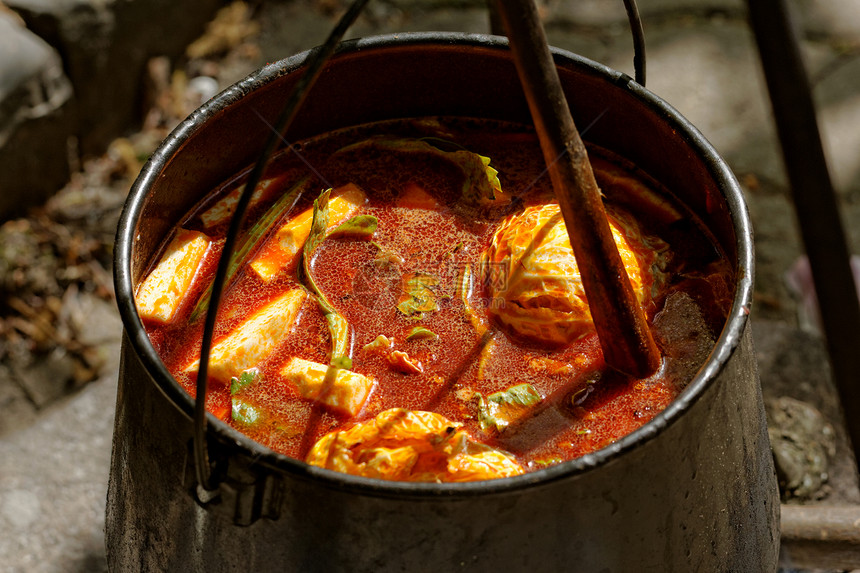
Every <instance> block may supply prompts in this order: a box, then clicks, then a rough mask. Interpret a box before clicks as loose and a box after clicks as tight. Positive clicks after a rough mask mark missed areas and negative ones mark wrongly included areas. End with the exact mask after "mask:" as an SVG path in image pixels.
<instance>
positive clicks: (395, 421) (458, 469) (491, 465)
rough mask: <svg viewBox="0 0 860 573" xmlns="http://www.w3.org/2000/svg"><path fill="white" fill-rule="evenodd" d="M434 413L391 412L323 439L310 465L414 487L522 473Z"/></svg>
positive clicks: (499, 453)
mask: <svg viewBox="0 0 860 573" xmlns="http://www.w3.org/2000/svg"><path fill="white" fill-rule="evenodd" d="M461 426H462V424H459V423H457V422H451V421H450V420H448V419H447V418H445V417H444V416H442V415H440V414H436V413H433V412H423V411H419V410H405V409H402V408H392V409H390V410H385V411H384V412H382V413H380V414H379V415H377V416H376V417H375V418H372V419H370V420H366V421H364V422H360V423H358V424H356V425H354V426H352V427H350V428H348V429H346V430H338V431H334V432H331V433H329V434H327V435H325V436H323V437H322V438H321V439H320V440H319V441H318V442H317V443H316V444H314V447H313V448H312V449H311V451H310V453H309V454H308V457H307V460H306V461H307V462H308V463H309V464H311V465H315V466H319V467H323V468H327V469H330V470H335V471H339V472H343V473H348V474H352V475H358V476H364V477H372V478H378V479H385V480H398V481H415V482H465V481H477V480H485V479H494V478H502V477H511V476H515V475H520V474H522V473H524V470H523V468H522V466H520V464H519V463H517V461H516V460H515V459H514V458H513V456H511V455H510V454H508V453H506V452H503V451H501V450H497V449H495V448H492V447H490V446H487V445H484V444H482V443H480V442H477V441H475V440H473V439H472V438H471V437H470V436H469V434H468V433H467V432H466V431H465V430H463V429H462V427H461Z"/></svg>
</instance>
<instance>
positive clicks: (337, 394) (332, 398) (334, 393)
mask: <svg viewBox="0 0 860 573" xmlns="http://www.w3.org/2000/svg"><path fill="white" fill-rule="evenodd" d="M328 368H329V367H328V366H326V365H325V364H319V363H318V362H311V361H309V360H303V359H301V358H293V359H292V360H290V361H289V362H288V363H287V365H286V366H284V367H283V368H282V369H281V375H282V376H284V377H285V378H286V379H287V380H289V381H290V382H292V383H293V385H295V387H296V388H297V389H298V391H299V393H300V394H301V395H302V397H304V398H307V399H311V400H320V401H322V403H323V404H325V405H326V406H328V407H329V408H331V409H333V410H337V411H339V412H342V413H345V414H349V415H350V416H355V415H356V414H358V412H359V411H360V410H361V407H362V406H363V405H364V401H365V400H366V399H367V396H368V395H369V394H370V390H371V388H373V383H374V381H373V379H371V378H367V377H365V376H362V375H361V374H358V373H357V372H351V371H349V370H343V369H338V371H337V374H336V375H335V377H334V380H332V381H331V383H330V386H329V387H328V388H325V389H324V388H323V387H324V386H325V385H326V379H325V377H326V372H327V371H328Z"/></svg>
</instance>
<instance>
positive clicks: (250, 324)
mask: <svg viewBox="0 0 860 573" xmlns="http://www.w3.org/2000/svg"><path fill="white" fill-rule="evenodd" d="M306 296H307V293H305V291H304V290H302V289H300V288H297V289H293V290H290V291H287V292H286V293H284V294H282V295H281V296H279V297H278V298H276V299H275V300H273V301H272V302H270V303H268V304H266V305H265V306H264V307H262V308H261V309H260V310H258V311H257V312H255V313H254V314H253V315H252V316H251V317H250V318H249V319H248V320H246V321H245V322H243V323H242V324H240V325H239V326H238V327H237V328H236V329H234V330H233V331H232V332H231V333H230V334H228V335H227V336H226V337H225V338H223V339H221V340H220V341H219V342H218V343H217V344H215V346H213V347H212V352H211V353H210V356H209V378H210V379H214V380H217V381H219V382H223V383H228V382H229V381H230V378H232V377H233V376H239V374H241V373H242V372H244V371H245V370H248V369H249V368H253V367H255V366H257V365H258V364H259V363H260V362H261V361H262V360H264V359H265V358H266V357H267V356H268V355H269V354H270V353H271V352H272V351H273V350H275V349H276V348H277V346H278V345H280V343H281V341H283V339H284V337H285V336H286V335H287V334H288V333H289V331H290V328H291V327H292V325H293V323H294V322H295V320H296V316H297V315H298V313H299V309H301V307H302V303H303V302H304V300H305V297H306ZM199 366H200V361H199V360H195V361H194V363H192V364H190V365H189V366H187V367H186V368H185V371H186V372H196V371H197V369H198V368H199Z"/></svg>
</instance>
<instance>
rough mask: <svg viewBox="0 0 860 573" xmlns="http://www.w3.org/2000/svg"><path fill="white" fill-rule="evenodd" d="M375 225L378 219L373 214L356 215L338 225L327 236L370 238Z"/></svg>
mask: <svg viewBox="0 0 860 573" xmlns="http://www.w3.org/2000/svg"><path fill="white" fill-rule="evenodd" d="M377 225H378V221H377V220H376V217H374V216H373V215H356V216H355V217H353V218H352V219H350V220H349V221H346V222H345V223H341V224H340V225H338V226H337V227H336V228H335V229H334V230H333V231H332V232H331V233H329V235H328V236H329V237H341V236H346V237H360V238H370V237H371V236H372V235H373V234H374V233H375V232H376V227H377Z"/></svg>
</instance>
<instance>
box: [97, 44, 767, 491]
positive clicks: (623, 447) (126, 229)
mask: <svg viewBox="0 0 860 573" xmlns="http://www.w3.org/2000/svg"><path fill="white" fill-rule="evenodd" d="M421 45H435V46H440V45H441V46H450V47H460V48H479V49H492V50H504V51H507V50H508V41H507V38H504V37H500V36H491V35H485V34H464V33H456V32H418V33H404V34H389V35H381V36H370V37H365V38H359V39H355V40H348V41H345V42H342V43H341V45H340V46H339V47H338V49H337V51H336V55H335V57H337V56H338V55H345V54H353V53H356V52H362V51H366V50H384V49H386V48H392V47H394V48H396V47H402V46H421ZM312 52H313V50H308V51H305V52H302V53H299V54H296V55H294V56H290V57H288V58H285V59H283V60H280V61H278V62H274V63H272V64H268V65H266V66H265V67H263V68H260V69H259V70H257V71H256V72H254V73H252V74H250V75H249V76H247V77H246V78H244V79H243V80H240V81H239V82H237V83H236V84H234V85H232V86H230V87H228V88H227V89H225V90H224V91H222V92H221V93H220V94H218V95H216V96H215V97H213V98H212V99H210V100H209V101H208V102H206V103H204V104H203V105H202V106H201V107H200V108H198V109H197V110H196V111H194V112H193V113H192V114H191V115H189V116H188V118H186V119H185V120H184V121H183V122H182V123H180V124H179V125H178V126H177V127H176V128H175V129H174V130H173V132H172V133H171V134H170V135H169V136H167V138H165V140H164V141H163V142H162V143H161V145H160V146H159V147H158V149H157V150H156V151H155V152H154V153H153V154H152V156H151V157H150V158H149V160H148V161H147V163H146V165H144V167H143V169H142V170H141V172H140V174H139V176H138V178H137V179H136V181H135V183H134V184H133V186H132V188H131V190H130V192H129V195H128V199H127V200H126V204H125V206H124V208H123V212H122V215H121V217H120V221H119V225H118V228H117V235H116V242H115V247H114V283H115V291H116V297H117V305H118V307H119V312H120V316H121V318H122V321H123V325H124V328H125V334H126V337H127V339H128V342H129V343H130V344H131V346H132V348H133V350H134V351H135V353H136V354H137V356H138V358H139V359H140V360H141V362H142V364H143V366H144V367H145V368H146V370H147V371H148V372H149V374H150V376H151V377H152V378H153V381H154V383H155V384H156V385H157V386H158V387H159V389H160V390H161V391H162V392H163V393H164V394H165V395H166V397H167V398H168V399H169V400H170V401H171V402H172V403H173V404H174V405H175V406H176V407H177V408H178V409H179V410H180V411H182V412H183V413H184V414H185V415H186V416H187V417H188V418H193V412H194V399H192V398H191V396H190V395H189V394H188V393H186V392H185V390H184V389H182V388H181V386H180V385H179V384H178V383H177V382H176V381H175V380H174V379H173V376H172V375H171V374H170V373H169V372H168V371H167V369H166V368H165V366H164V364H163V363H162V361H161V359H160V357H159V356H158V353H157V352H156V351H155V349H154V347H153V346H152V344H151V343H150V341H149V338H148V336H147V334H146V331H145V329H144V327H143V323H142V321H141V320H140V317H139V316H138V314H137V309H136V306H135V301H134V285H133V283H132V276H131V261H132V256H131V255H132V250H133V246H134V240H135V234H136V224H137V221H138V219H139V217H140V215H141V213H142V211H143V208H144V206H145V203H146V199H147V196H148V192H149V189H150V188H151V187H152V185H153V184H155V182H156V181H157V179H158V177H159V174H160V173H161V171H162V169H163V167H164V165H165V164H166V163H167V162H168V160H169V158H170V157H172V156H173V155H174V154H175V153H176V152H177V151H179V150H180V149H181V148H182V146H183V145H184V144H185V142H186V141H187V140H189V139H190V138H191V137H193V136H194V134H195V133H196V131H197V130H198V129H199V128H200V126H201V125H202V124H203V123H205V122H206V121H207V120H209V119H211V118H212V117H214V116H216V115H217V114H218V113H219V112H220V111H222V110H223V109H224V108H226V107H228V106H230V105H232V104H234V103H236V102H238V101H239V100H241V99H242V98H243V97H244V96H246V95H248V94H249V92H251V91H252V90H254V89H257V88H260V87H263V86H265V85H267V84H269V83H270V82H272V81H274V80H276V79H278V78H279V77H281V76H283V75H285V74H287V73H292V72H294V71H296V70H298V69H300V68H301V67H302V66H303V65H304V63H305V62H306V60H307V58H308V57H309V55H310V54H311V53H312ZM551 52H552V54H553V57H554V59H555V61H556V63H557V64H558V65H564V64H572V65H573V66H575V67H580V68H587V69H588V70H589V71H590V72H591V73H595V74H597V75H599V76H602V77H604V78H605V79H606V80H608V81H609V82H611V83H612V84H614V85H615V86H616V87H617V88H618V89H622V90H627V91H628V92H629V93H631V94H632V95H633V96H634V97H636V98H637V99H638V100H639V101H640V102H642V103H643V104H644V105H645V107H646V108H648V109H649V110H650V111H652V112H654V113H655V114H656V115H658V116H660V117H661V118H662V119H663V120H664V121H666V122H667V123H669V124H670V125H671V126H672V127H673V128H674V129H675V131H676V132H677V134H678V135H679V136H680V137H681V138H683V139H684V140H685V141H686V142H687V144H688V145H689V146H690V147H691V148H693V149H695V150H696V151H697V152H698V154H699V155H700V157H701V159H702V161H703V163H704V165H705V166H706V167H707V170H708V173H709V174H710V175H711V177H712V178H713V179H714V181H715V182H716V184H717V186H718V187H719V189H720V191H721V192H722V195H723V198H724V199H725V201H726V205H727V207H728V214H729V218H730V219H731V222H732V226H733V229H734V230H735V242H736V250H737V268H738V270H737V284H736V290H735V295H734V298H733V302H732V306H731V309H730V311H729V314H728V317H727V319H726V324H725V326H724V328H723V331H722V332H721V334H720V336H719V338H718V339H717V342H716V344H715V346H714V348H713V350H712V351H711V354H710V355H709V356H708V359H707V361H706V362H705V364H704V365H703V367H702V368H701V369H700V370H699V372H698V373H697V374H696V376H695V377H694V378H693V380H692V381H691V382H690V383H689V384H688V385H687V387H686V388H685V389H684V390H683V391H682V392H681V394H680V395H679V396H678V397H677V398H675V400H674V401H672V402H671V403H670V404H669V406H667V407H666V408H665V409H664V410H663V411H662V412H660V413H658V414H657V415H656V416H655V417H654V418H653V419H652V420H651V421H649V422H648V423H646V424H644V425H643V426H641V427H640V428H638V429H637V430H634V431H633V432H631V433H630V434H627V435H626V436H624V437H622V438H620V439H619V440H617V441H616V442H614V443H612V444H610V445H608V446H606V447H604V448H602V449H600V450H597V451H595V452H593V453H590V454H586V455H584V456H581V457H579V458H576V459H573V460H570V461H566V462H562V463H560V464H557V465H555V466H551V467H548V468H544V469H541V470H536V471H533V472H529V473H526V474H524V475H520V476H515V477H509V478H501V479H495V480H486V481H477V482H466V483H413V482H395V481H386V480H380V479H374V478H364V477H358V476H352V475H348V474H343V473H339V472H335V471H332V470H327V469H323V468H318V467H315V466H310V465H308V464H307V463H305V462H303V461H300V460H297V459H294V458H290V457H288V456H285V455H283V454H279V453H277V452H274V451H272V450H270V449H269V448H267V447H265V446H263V445H261V444H259V443H257V442H255V441H253V440H252V439H250V438H248V437H247V436H245V435H244V434H242V433H240V432H239V431H237V430H235V429H233V428H231V427H230V426H228V425H227V424H225V423H224V422H222V421H220V420H218V419H217V418H215V417H214V416H213V415H212V414H210V413H207V423H208V430H207V431H208V432H209V433H210V436H212V435H214V436H216V437H218V438H219V439H220V440H221V441H223V442H226V443H227V444H230V446H235V447H237V448H240V449H243V450H245V453H246V455H248V457H249V458H251V459H253V460H254V463H255V464H260V465H264V466H268V467H269V468H272V469H274V470H275V471H284V472H287V473H288V474H290V475H291V476H292V477H294V478H298V479H303V480H314V481H316V482H319V483H321V484H324V485H327V486H329V487H332V488H336V489H339V490H349V491H354V492H359V493H365V494H370V495H374V496H384V497H419V498H432V497H438V496H444V497H458V496H475V495H489V494H494V493H504V492H509V491H514V490H518V489H521V488H525V487H533V486H539V485H545V484H549V483H551V482H555V481H558V480H562V479H567V478H573V477H575V476H577V475H580V474H583V473H585V472H588V471H591V470H593V469H595V468H597V467H599V466H602V465H604V464H608V463H610V462H611V461H613V460H615V459H617V458H619V457H620V456H622V455H623V454H625V453H627V452H629V451H631V450H633V449H634V448H636V447H638V446H640V445H642V444H645V443H646V442H649V441H650V440H652V439H654V438H655V437H656V436H658V435H659V434H661V433H662V432H664V431H665V430H666V429H667V428H668V427H669V426H670V425H672V424H673V423H674V422H675V421H676V420H678V419H679V418H680V417H681V415H682V414H683V413H684V412H685V411H686V410H688V409H689V408H691V407H692V406H693V404H694V403H695V402H696V401H697V400H698V398H699V397H700V396H701V395H702V394H704V393H705V392H706V391H707V389H708V388H709V387H710V386H711V385H713V384H714V383H715V382H716V380H717V377H718V375H719V373H720V372H721V371H722V370H723V368H724V367H725V365H726V364H727V362H728V360H729V358H730V357H731V356H732V354H733V353H734V351H735V349H736V348H737V346H738V345H739V344H740V341H741V338H742V335H743V333H744V329H745V326H746V322H747V320H748V315H749V311H750V307H751V304H752V289H753V276H754V275H753V273H754V266H753V265H754V262H753V244H752V226H751V223H750V219H749V213H748V210H747V207H746V204H745V202H744V200H743V194H742V191H741V188H740V185H739V184H738V182H737V180H736V178H735V176H734V174H733V173H732V171H731V170H730V168H729V167H728V165H727V164H726V162H725V161H724V160H723V159H722V158H721V157H720V155H719V154H718V153H717V151H716V150H715V149H714V148H713V146H712V145H711V144H710V143H709V142H708V141H707V140H706V139H705V137H704V136H703V135H702V134H701V133H700V132H699V131H698V129H696V128H695V127H694V126H693V125H692V124H691V123H690V122H689V121H688V120H687V119H685V118H684V117H683V116H681V114H680V113H679V112H678V111H677V110H675V109H674V108H673V107H672V106H670V105H669V104H668V103H667V102H665V101H664V100H663V99H661V98H660V97H659V96H657V95H655V94H653V93H652V92H650V91H648V90H647V89H646V88H644V87H643V86H641V85H639V84H638V83H636V82H635V81H633V80H632V79H631V78H630V77H629V76H627V75H626V74H623V73H621V72H618V71H615V70H612V69H611V68H609V67H607V66H604V65H603V64H600V63H597V62H594V61H592V60H589V59H587V58H584V57H582V56H579V55H576V54H573V53H571V52H568V51H565V50H561V49H558V48H551Z"/></svg>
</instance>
